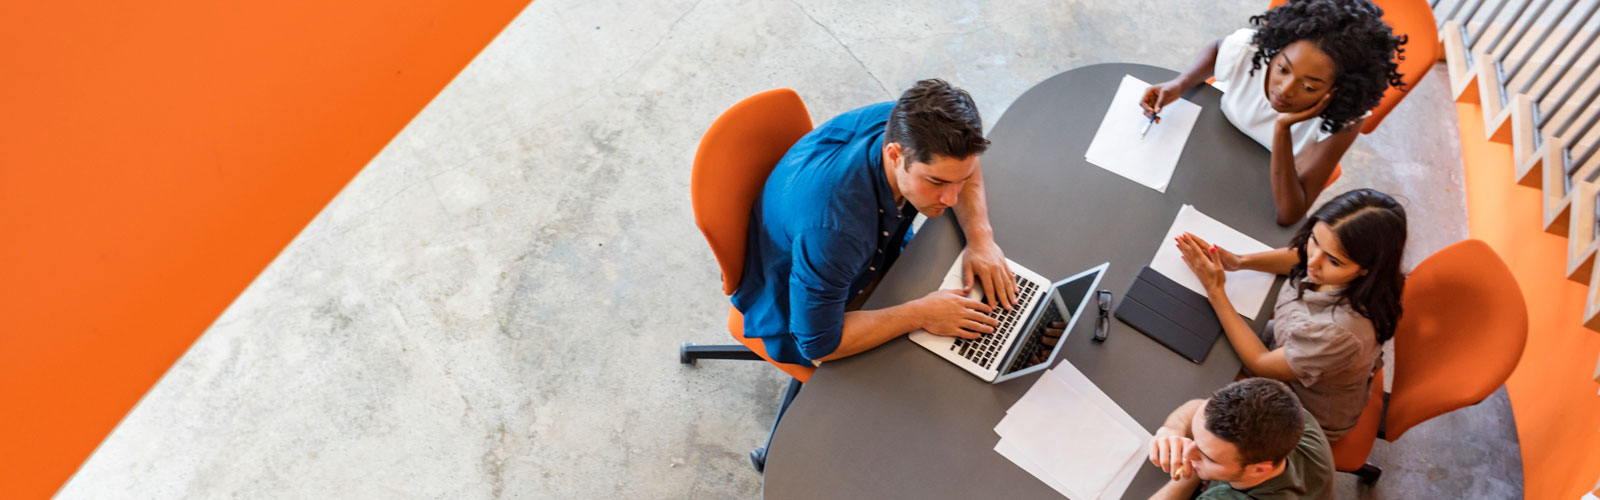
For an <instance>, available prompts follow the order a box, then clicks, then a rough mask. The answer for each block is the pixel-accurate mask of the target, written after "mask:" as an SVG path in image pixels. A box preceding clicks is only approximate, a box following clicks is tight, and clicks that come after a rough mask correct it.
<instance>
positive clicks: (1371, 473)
mask: <svg viewBox="0 0 1600 500" xmlns="http://www.w3.org/2000/svg"><path fill="white" fill-rule="evenodd" d="M1351 474H1355V475H1356V477H1357V478H1358V479H1359V480H1360V481H1361V484H1365V485H1367V486H1372V485H1374V484H1377V483H1378V478H1379V477H1381V476H1383V469H1379V468H1378V466H1376V465H1372V464H1365V465H1362V466H1361V468H1360V469H1356V470H1355V472H1351Z"/></svg>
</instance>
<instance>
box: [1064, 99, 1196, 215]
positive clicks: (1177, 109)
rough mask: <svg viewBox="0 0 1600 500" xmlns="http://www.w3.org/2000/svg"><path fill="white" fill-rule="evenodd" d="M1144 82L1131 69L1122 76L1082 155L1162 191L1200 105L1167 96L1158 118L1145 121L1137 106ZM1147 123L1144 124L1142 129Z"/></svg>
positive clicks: (1141, 110) (1165, 190)
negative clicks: (1165, 103)
mask: <svg viewBox="0 0 1600 500" xmlns="http://www.w3.org/2000/svg"><path fill="white" fill-rule="evenodd" d="M1148 88H1150V84H1148V83H1145V82H1144V81H1143V80H1140V79H1138V78H1134V77H1133V76H1132V75H1124V76H1123V77H1122V84H1121V86H1119V87H1117V94H1116V95H1115V96H1112V98H1111V107H1110V108H1107V109H1106V117H1105V119H1103V120H1101V121H1100V129H1099V130H1097V131H1095V133H1094V139H1093V140H1091V141H1090V142H1089V150H1088V151H1086V152H1084V154H1083V158H1084V159H1085V160H1089V163H1093V164H1095V165H1098V166H1100V168H1103V169H1106V170H1110V171H1111V172H1113V173H1115V174H1117V175H1120V176H1123V177H1127V178H1128V179H1129V180H1132V181H1134V182H1137V183H1140V184H1143V185H1145V186H1147V187H1149V188H1150V189H1154V190H1156V191H1160V192H1163V193H1165V192H1167V184H1168V183H1170V182H1171V181H1172V171H1173V170H1174V169H1176V168H1177V167H1178V157H1179V156H1180V155H1182V154H1183V145H1184V144H1186V143H1188V142H1189V132H1190V131H1191V130H1193V129H1194V122H1195V120H1197V119H1199V118H1200V106H1199V105H1196V104H1195V103H1192V102H1189V101H1186V100H1183V99H1178V100H1176V101H1172V103H1171V104H1168V105H1166V106H1164V107H1162V108H1161V122H1160V123H1156V124H1154V125H1151V124H1150V119H1149V118H1145V116H1144V109H1143V108H1140V107H1139V101H1140V100H1142V99H1144V92H1145V89H1148ZM1147 125H1149V130H1145V126H1147Z"/></svg>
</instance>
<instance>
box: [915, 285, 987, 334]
mask: <svg viewBox="0 0 1600 500" xmlns="http://www.w3.org/2000/svg"><path fill="white" fill-rule="evenodd" d="M917 302H919V303H920V304H919V307H918V311H919V314H921V322H922V329H923V330H927V331H928V333H932V334H934V335H944V336H946V337H961V338H964V339H975V338H978V337H979V336H980V335H979V334H983V333H994V327H996V326H1000V321H999V320H996V319H994V318H992V317H989V312H990V311H993V310H994V308H993V307H990V306H988V305H985V304H984V303H982V302H978V301H976V300H972V299H969V298H967V294H966V293H965V292H963V291H961V290H938V291H935V292H933V293H930V294H928V295H927V296H925V297H923V298H921V299H918V300H917Z"/></svg>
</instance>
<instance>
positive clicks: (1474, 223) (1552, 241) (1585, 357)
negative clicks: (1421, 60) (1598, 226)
mask: <svg viewBox="0 0 1600 500" xmlns="http://www.w3.org/2000/svg"><path fill="white" fill-rule="evenodd" d="M1456 107H1457V114H1458V115H1460V120H1461V121H1460V123H1461V146H1462V157H1463V160H1464V162H1465V168H1466V172H1465V173H1466V183H1467V193H1466V194H1467V213H1468V227H1469V231H1470V232H1471V233H1472V237H1473V238H1478V239H1481V240H1483V241H1485V242H1487V243H1489V245H1490V246H1492V247H1494V249H1495V251H1496V252H1498V253H1499V254H1500V257H1501V258H1503V259H1505V261H1506V264H1507V265H1509V266H1510V267H1511V272H1512V274H1514V275H1516V277H1517V282H1518V284H1519V285H1521V287H1522V292H1523V295H1524V296H1525V298H1526V299H1527V303H1528V321H1529V325H1528V327H1529V328H1528V345H1527V349H1526V350H1525V351H1523V354H1522V361H1521V363H1520V364H1519V365H1518V366H1517V370H1516V371H1515V372H1513V373H1512V374H1511V379H1510V380H1508V381H1507V382H1506V390H1507V392H1508V393H1509V394H1510V396H1511V410H1512V413H1513V414H1514V415H1515V416H1516V421H1517V438H1518V439H1519V440H1520V441H1521V445H1522V476H1523V486H1524V493H1525V496H1526V497H1527V498H1531V499H1577V498H1579V497H1581V496H1583V494H1584V492H1587V491H1589V489H1590V488H1592V487H1593V485H1594V481H1595V478H1596V477H1597V476H1600V395H1597V394H1596V391H1597V390H1600V386H1597V384H1595V382H1594V380H1593V378H1592V377H1593V375H1594V365H1595V359H1596V357H1597V356H1600V333H1596V332H1593V331H1590V330H1588V329H1585V328H1584V327H1583V325H1582V323H1583V302H1584V300H1585V298H1586V297H1585V295H1586V294H1587V293H1588V287H1587V286H1585V285H1583V284H1578V283H1574V282H1572V281H1568V280H1567V279H1566V256H1567V239H1566V238H1565V237H1563V236H1556V235H1551V234H1548V233H1545V232H1544V231H1543V230H1542V229H1540V227H1539V225H1540V221H1542V220H1544V219H1543V207H1542V205H1541V203H1542V200H1541V198H1542V196H1543V194H1542V193H1541V191H1540V190H1538V189H1535V188H1529V187H1523V186H1519V185H1517V184H1516V183H1515V182H1514V181H1513V179H1512V167H1511V165H1513V162H1512V152H1511V147H1510V146H1508V145H1505V144H1498V143H1492V142H1488V141H1485V140H1484V139H1483V136H1484V130H1483V128H1484V125H1483V112H1482V111H1481V110H1480V108H1479V107H1478V105H1477V104H1457V105H1456ZM1463 438H1464V439H1469V438H1470V436H1463Z"/></svg>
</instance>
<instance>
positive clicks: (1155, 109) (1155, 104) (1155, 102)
mask: <svg viewBox="0 0 1600 500" xmlns="http://www.w3.org/2000/svg"><path fill="white" fill-rule="evenodd" d="M1182 95H1183V84H1182V83H1181V82H1179V81H1177V80H1171V81H1167V82H1163V83H1158V84H1155V85H1151V86H1150V88H1148V89H1145V91H1144V98H1143V99H1140V100H1139V107H1140V108H1141V109H1144V116H1145V118H1153V119H1155V122H1156V123H1161V117H1160V116H1157V115H1158V114H1159V113H1161V108H1164V107H1166V106H1167V105H1168V104H1172V101H1176V100H1178V97H1179V96H1182Z"/></svg>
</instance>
